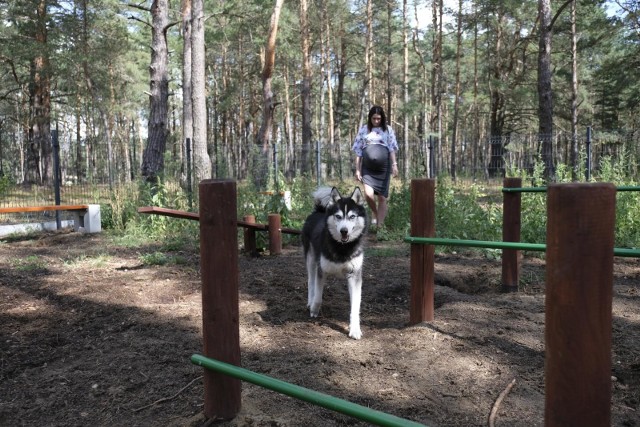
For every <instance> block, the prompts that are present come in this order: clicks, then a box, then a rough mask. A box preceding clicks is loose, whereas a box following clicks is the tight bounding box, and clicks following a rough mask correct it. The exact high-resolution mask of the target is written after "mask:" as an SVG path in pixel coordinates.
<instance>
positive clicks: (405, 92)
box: [396, 0, 410, 180]
mask: <svg viewBox="0 0 640 427" xmlns="http://www.w3.org/2000/svg"><path fill="white" fill-rule="evenodd" d="M408 28H409V8H408V5H407V0H403V1H402V52H403V69H402V98H403V103H404V105H405V110H404V111H403V113H402V128H403V129H402V156H401V157H402V159H403V161H402V175H401V176H402V178H404V179H405V180H408V179H409V158H410V157H409V112H408V111H407V110H406V107H407V106H408V105H409V34H408ZM396 160H397V159H396Z"/></svg>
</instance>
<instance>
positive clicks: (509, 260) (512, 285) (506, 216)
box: [502, 178, 522, 292]
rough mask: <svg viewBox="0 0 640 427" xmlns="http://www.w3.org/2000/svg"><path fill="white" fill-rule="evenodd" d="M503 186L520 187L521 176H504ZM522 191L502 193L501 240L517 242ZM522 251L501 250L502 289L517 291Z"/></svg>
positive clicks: (518, 239) (518, 238)
mask: <svg viewBox="0 0 640 427" xmlns="http://www.w3.org/2000/svg"><path fill="white" fill-rule="evenodd" d="M503 186H504V187H505V188H519V187H522V178H505V179H504V183H503ZM521 207H522V193H503V195H502V241H503V242H519V241H520V227H521V215H522V214H521ZM521 262H522V252H521V251H519V250H517V249H503V250H502V290H503V291H504V292H517V291H518V283H520V264H521Z"/></svg>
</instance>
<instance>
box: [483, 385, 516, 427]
mask: <svg viewBox="0 0 640 427" xmlns="http://www.w3.org/2000/svg"><path fill="white" fill-rule="evenodd" d="M515 384H516V379H515V378H514V379H513V380H512V381H511V382H510V383H509V385H508V386H507V387H506V388H505V389H504V390H502V393H500V396H498V398H497V399H496V402H495V403H494V404H493V408H491V414H489V427H494V426H495V422H496V415H498V409H500V404H501V403H502V401H503V400H504V398H505V397H506V396H507V394H509V392H510V391H511V389H512V388H513V386H514V385H515Z"/></svg>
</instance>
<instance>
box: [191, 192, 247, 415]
mask: <svg viewBox="0 0 640 427" xmlns="http://www.w3.org/2000/svg"><path fill="white" fill-rule="evenodd" d="M199 193H200V271H201V275H202V324H203V328H202V335H203V342H204V355H205V356H207V357H210V358H212V359H216V360H220V361H222V362H226V363H230V364H233V365H238V366H239V365H240V324H239V307H238V281H239V279H238V278H239V276H238V234H237V232H238V229H237V216H236V215H237V209H236V183H235V181H233V180H204V181H202V182H201V183H200V186H199ZM240 393H241V382H240V380H238V379H235V378H231V377H229V376H227V375H223V374H220V373H216V372H212V371H209V370H205V371H204V414H205V416H206V417H207V418H209V419H214V418H222V419H231V418H234V417H235V416H236V414H237V413H238V412H239V411H240V403H241V397H240Z"/></svg>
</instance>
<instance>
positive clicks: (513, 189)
mask: <svg viewBox="0 0 640 427" xmlns="http://www.w3.org/2000/svg"><path fill="white" fill-rule="evenodd" d="M616 190H617V191H640V186H637V185H620V186H618V187H616ZM546 191H547V187H503V188H502V192H503V193H546Z"/></svg>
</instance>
